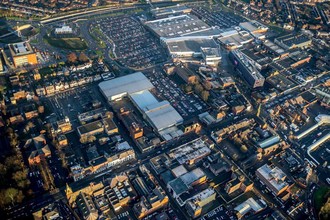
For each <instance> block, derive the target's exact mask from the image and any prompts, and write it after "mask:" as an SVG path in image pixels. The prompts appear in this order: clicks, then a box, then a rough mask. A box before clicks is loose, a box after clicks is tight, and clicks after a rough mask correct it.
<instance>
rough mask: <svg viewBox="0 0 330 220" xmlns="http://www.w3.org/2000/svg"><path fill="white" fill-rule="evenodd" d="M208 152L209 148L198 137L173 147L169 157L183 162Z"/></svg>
mask: <svg viewBox="0 0 330 220" xmlns="http://www.w3.org/2000/svg"><path fill="white" fill-rule="evenodd" d="M210 153H211V150H210V148H209V147H208V146H207V145H206V144H205V142H204V141H203V140H202V139H200V138H198V139H195V140H193V141H191V142H189V143H186V144H184V145H181V146H179V147H177V148H175V149H173V150H172V151H171V152H170V153H169V157H170V158H173V159H176V160H177V161H178V162H179V163H180V164H184V163H186V162H187V161H189V160H193V159H195V158H199V157H201V156H203V155H205V156H206V155H208V154H210Z"/></svg>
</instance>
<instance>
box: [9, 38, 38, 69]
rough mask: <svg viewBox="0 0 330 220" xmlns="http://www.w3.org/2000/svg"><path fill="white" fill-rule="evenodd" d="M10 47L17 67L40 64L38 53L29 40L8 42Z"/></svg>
mask: <svg viewBox="0 0 330 220" xmlns="http://www.w3.org/2000/svg"><path fill="white" fill-rule="evenodd" d="M8 47H9V51H10V55H11V59H12V62H13V63H14V66H15V67H20V66H24V65H28V64H30V65H35V64H38V60H37V54H36V53H35V52H34V51H33V49H32V47H31V45H30V43H29V42H20V43H13V44H8Z"/></svg>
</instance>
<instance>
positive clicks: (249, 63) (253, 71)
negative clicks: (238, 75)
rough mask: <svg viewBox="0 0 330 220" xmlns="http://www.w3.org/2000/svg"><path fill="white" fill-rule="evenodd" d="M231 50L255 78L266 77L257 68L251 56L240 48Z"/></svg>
mask: <svg viewBox="0 0 330 220" xmlns="http://www.w3.org/2000/svg"><path fill="white" fill-rule="evenodd" d="M231 52H232V53H233V54H234V56H235V57H236V58H237V59H238V60H237V61H238V62H240V63H241V64H242V65H243V66H244V67H245V69H246V70H247V71H248V72H249V73H250V75H251V76H252V77H253V78H254V79H255V80H259V79H264V77H263V76H262V75H261V74H260V72H259V70H258V69H257V68H256V66H255V65H254V63H253V62H252V61H251V59H250V58H249V57H247V56H246V55H245V54H243V53H242V52H241V51H240V50H233V51H231ZM237 61H236V62H237Z"/></svg>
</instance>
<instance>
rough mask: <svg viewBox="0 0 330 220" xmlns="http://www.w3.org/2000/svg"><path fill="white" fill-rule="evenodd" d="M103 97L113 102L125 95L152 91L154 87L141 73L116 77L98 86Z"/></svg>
mask: <svg viewBox="0 0 330 220" xmlns="http://www.w3.org/2000/svg"><path fill="white" fill-rule="evenodd" d="M99 87H100V89H101V92H102V93H103V95H104V96H105V97H106V98H107V99H109V100H111V101H113V100H115V99H118V98H121V97H122V96H124V95H126V94H133V93H136V92H140V91H144V90H149V89H152V88H153V87H154V86H153V85H152V83H151V82H150V81H149V80H148V78H147V77H146V76H145V75H144V74H143V73H141V72H136V73H133V74H130V75H126V76H122V77H118V78H115V79H112V80H109V81H104V82H101V83H100V84H99Z"/></svg>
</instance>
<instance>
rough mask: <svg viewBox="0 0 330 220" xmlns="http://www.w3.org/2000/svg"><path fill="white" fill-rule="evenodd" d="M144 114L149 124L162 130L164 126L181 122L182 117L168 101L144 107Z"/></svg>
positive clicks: (167, 126)
mask: <svg viewBox="0 0 330 220" xmlns="http://www.w3.org/2000/svg"><path fill="white" fill-rule="evenodd" d="M145 114H146V116H147V117H148V119H149V122H150V123H151V125H152V126H153V127H154V128H155V129H157V131H162V130H164V129H166V128H169V127H172V126H176V125H179V124H182V122H183V118H182V117H181V115H180V114H179V113H178V112H177V111H176V110H175V109H174V108H173V106H172V105H171V104H170V103H169V102H168V101H162V102H158V103H155V104H153V105H149V106H148V107H146V110H145Z"/></svg>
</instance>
